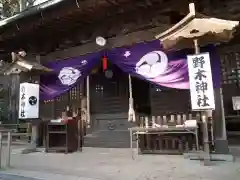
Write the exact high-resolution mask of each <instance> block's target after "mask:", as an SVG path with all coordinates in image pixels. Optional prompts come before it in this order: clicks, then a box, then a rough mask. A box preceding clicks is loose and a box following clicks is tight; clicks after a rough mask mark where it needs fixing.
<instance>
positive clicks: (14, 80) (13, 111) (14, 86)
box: [8, 74, 20, 124]
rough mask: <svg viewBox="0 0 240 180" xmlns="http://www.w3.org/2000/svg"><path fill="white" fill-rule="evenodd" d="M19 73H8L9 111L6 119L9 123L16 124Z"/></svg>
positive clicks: (17, 121)
mask: <svg viewBox="0 0 240 180" xmlns="http://www.w3.org/2000/svg"><path fill="white" fill-rule="evenodd" d="M19 87H20V75H19V74H12V75H10V83H9V111H8V120H9V122H8V123H10V124H18V123H19V120H18V99H19Z"/></svg>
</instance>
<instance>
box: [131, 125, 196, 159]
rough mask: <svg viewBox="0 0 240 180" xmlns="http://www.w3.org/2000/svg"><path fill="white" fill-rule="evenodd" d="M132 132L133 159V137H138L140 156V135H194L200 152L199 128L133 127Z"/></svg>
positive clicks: (132, 151)
mask: <svg viewBox="0 0 240 180" xmlns="http://www.w3.org/2000/svg"><path fill="white" fill-rule="evenodd" d="M129 132H130V149H131V153H132V158H133V159H134V149H133V136H134V135H135V136H136V141H137V154H139V135H141V134H145V135H148V134H158V135H163V134H193V135H194V136H195V140H196V149H197V151H198V150H199V143H198V127H184V126H183V127H174V126H169V127H148V128H146V127H132V128H129Z"/></svg>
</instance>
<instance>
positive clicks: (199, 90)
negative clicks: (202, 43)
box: [187, 53, 215, 110]
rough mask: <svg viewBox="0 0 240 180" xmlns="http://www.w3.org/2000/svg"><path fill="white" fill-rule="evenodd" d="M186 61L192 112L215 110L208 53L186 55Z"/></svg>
mask: <svg viewBox="0 0 240 180" xmlns="http://www.w3.org/2000/svg"><path fill="white" fill-rule="evenodd" d="M187 61H188V73H189V83H190V94H191V104H192V110H213V109H215V100H214V90H213V82H212V71H211V64H210V56H209V53H202V54H196V55H188V56H187Z"/></svg>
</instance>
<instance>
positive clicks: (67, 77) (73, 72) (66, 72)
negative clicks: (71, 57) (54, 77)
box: [58, 67, 81, 86]
mask: <svg viewBox="0 0 240 180" xmlns="http://www.w3.org/2000/svg"><path fill="white" fill-rule="evenodd" d="M80 76H81V72H80V71H79V70H78V69H75V68H73V67H64V68H62V70H61V71H60V72H59V75H58V78H59V80H60V81H61V83H62V84H63V85H67V86H70V85H72V84H74V83H75V82H76V81H77V80H78V78H79V77H80Z"/></svg>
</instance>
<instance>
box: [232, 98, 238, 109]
mask: <svg viewBox="0 0 240 180" xmlns="http://www.w3.org/2000/svg"><path fill="white" fill-rule="evenodd" d="M232 103H233V110H234V111H238V110H240V96H234V97H232Z"/></svg>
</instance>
